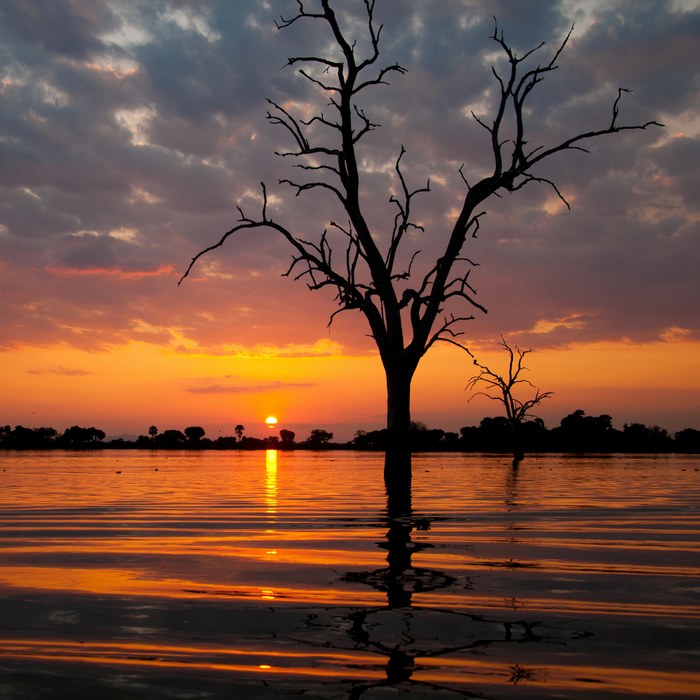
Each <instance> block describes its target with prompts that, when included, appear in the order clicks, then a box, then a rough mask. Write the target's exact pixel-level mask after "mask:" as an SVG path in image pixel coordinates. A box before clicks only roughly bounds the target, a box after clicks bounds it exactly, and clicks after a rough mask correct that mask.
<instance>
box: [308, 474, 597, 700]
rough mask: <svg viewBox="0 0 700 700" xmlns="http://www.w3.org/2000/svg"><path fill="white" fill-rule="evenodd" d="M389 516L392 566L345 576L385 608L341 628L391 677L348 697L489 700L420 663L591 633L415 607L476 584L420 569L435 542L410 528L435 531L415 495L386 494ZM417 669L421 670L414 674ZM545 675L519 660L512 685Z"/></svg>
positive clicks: (362, 612)
mask: <svg viewBox="0 0 700 700" xmlns="http://www.w3.org/2000/svg"><path fill="white" fill-rule="evenodd" d="M517 475H518V474H517V471H515V470H512V471H510V472H509V476H508V479H507V483H506V509H507V510H508V511H510V510H511V509H513V508H515V507H517V504H516V502H515V499H516V486H517ZM383 519H384V521H385V524H386V525H387V527H388V529H387V532H386V536H385V539H384V540H382V541H380V542H377V546H378V547H380V548H381V549H384V550H386V552H387V557H386V561H387V564H388V566H386V567H383V568H380V569H375V570H373V571H366V572H359V573H358V572H349V573H346V574H345V575H343V577H342V580H343V581H345V582H348V583H363V584H366V585H368V586H371V587H372V588H374V589H376V590H379V591H382V592H383V593H386V600H387V603H386V606H383V607H380V608H377V607H366V608H359V609H357V610H354V611H352V612H350V613H349V614H348V615H347V618H346V621H345V623H344V624H343V625H341V628H340V629H339V630H338V631H342V630H344V631H345V633H346V635H347V637H348V638H349V640H350V641H351V643H352V645H351V647H350V648H351V649H354V650H358V651H365V652H366V651H370V652H373V653H376V654H380V655H382V656H384V657H386V662H385V666H384V672H385V678H382V679H380V680H374V681H365V682H358V683H354V684H353V685H352V689H351V691H350V693H349V695H348V697H349V698H352V699H356V698H361V697H363V696H364V695H365V694H366V693H368V692H369V691H371V690H373V689H377V688H381V687H388V686H399V685H404V686H406V685H407V686H408V687H409V688H410V689H411V692H420V690H423V691H430V692H439V693H440V694H441V695H442V694H447V696H450V695H452V694H455V695H459V696H460V697H481V698H485V697H487V696H486V695H483V694H482V693H478V694H474V695H473V694H471V693H466V694H465V693H464V690H463V688H460V689H459V690H458V689H457V688H456V687H450V686H449V685H446V684H445V683H444V682H440V680H442V679H440V678H439V677H436V678H431V675H432V674H431V672H430V671H429V670H428V669H429V666H428V665H426V664H421V660H423V659H430V658H437V657H449V656H450V655H453V654H458V653H460V652H469V653H480V654H481V653H483V650H484V649H486V648H487V647H491V646H493V645H511V644H516V645H522V644H523V643H540V642H545V643H548V644H559V645H562V646H566V644H567V643H568V642H569V641H570V640H575V639H580V638H584V637H588V636H590V633H589V632H587V631H585V630H581V629H576V628H566V627H554V626H550V625H547V624H545V623H542V622H540V621H536V620H532V621H528V620H525V619H520V620H516V621H514V620H511V619H488V618H485V617H484V616H482V615H478V614H470V613H469V612H466V611H463V610H449V609H434V608H430V607H426V606H421V605H419V604H416V602H415V601H414V596H416V595H418V594H421V593H425V592H429V591H437V590H441V589H447V588H450V587H455V588H458V589H460V590H465V589H467V590H470V589H473V583H472V581H471V580H470V579H469V578H468V577H462V578H461V579H459V578H456V577H454V576H451V575H449V574H447V573H445V572H443V571H439V570H437V569H432V568H426V567H417V566H414V564H413V562H412V557H413V556H414V555H416V554H417V553H419V552H421V551H426V550H430V549H431V548H433V547H435V545H434V544H431V543H428V542H420V541H415V540H414V539H413V537H412V533H414V530H416V531H427V530H430V529H431V527H432V522H433V521H434V520H435V518H432V517H426V516H425V515H420V514H418V513H416V512H415V511H414V510H413V508H412V507H411V498H410V494H408V495H406V494H404V495H403V497H402V498H401V499H398V500H397V499H396V498H395V497H394V496H393V494H390V493H389V494H387V507H386V511H385V513H384V514H383ZM508 607H511V608H512V609H513V610H515V609H517V607H519V606H518V605H517V604H516V602H515V599H513V605H512V606H508ZM317 622H319V620H318V619H314V620H313V621H311V623H310V625H309V627H313V626H314V625H315V624H317ZM326 629H327V628H326ZM325 644H326V645H328V644H331V646H334V647H336V646H338V645H340V644H341V643H339V642H336V643H332V642H330V641H329V640H326V642H325ZM346 648H347V647H346ZM445 661H446V660H445ZM446 662H447V663H448V664H449V661H446ZM417 670H418V671H420V673H419V674H418V675H419V677H418V678H415V677H414V675H415V674H416V672H417ZM543 678H544V675H543V673H541V672H539V671H536V670H534V669H531V668H529V667H527V666H525V665H521V664H518V663H516V664H514V665H512V666H510V678H509V679H508V682H509V683H511V684H513V685H517V684H519V683H521V682H523V681H525V680H527V681H535V680H543Z"/></svg>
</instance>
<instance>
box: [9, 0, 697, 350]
mask: <svg viewBox="0 0 700 700" xmlns="http://www.w3.org/2000/svg"><path fill="white" fill-rule="evenodd" d="M278 5H279V7H278ZM296 7H297V6H296V3H294V2H292V1H291V0H290V2H288V3H286V2H281V3H278V4H277V5H275V8H274V10H273V9H270V8H269V7H268V4H267V3H258V2H253V1H252V0H243V1H241V2H236V3H232V2H228V1H226V0H212V2H208V3H204V4H202V3H177V4H176V5H173V4H171V3H160V2H154V3H131V2H126V1H124V0H115V1H111V2H106V1H105V0H100V1H94V2H87V0H76V1H71V2H68V1H67V0H51V1H49V0H41V1H40V2H34V3H26V2H20V1H19V0H10V1H9V2H5V3H3V7H2V9H1V10H0V13H1V17H0V47H1V48H0V55H1V56H2V65H3V66H4V67H3V72H2V73H0V92H1V93H2V101H3V114H2V117H1V119H0V163H2V166H1V167H0V202H1V204H0V236H1V237H2V242H3V245H2V249H1V250H0V264H2V265H3V268H2V269H3V272H4V274H3V276H2V278H0V314H2V318H3V341H2V342H3V345H4V346H5V347H14V346H19V345H31V344H38V345H50V344H52V343H68V344H71V345H74V346H77V347H83V348H95V347H109V346H110V345H113V344H119V343H122V344H124V343H128V342H129V341H130V340H133V339H136V338H138V339H144V330H143V329H144V328H150V329H157V331H153V332H151V333H150V334H149V335H148V338H149V339H150V340H151V341H152V342H154V343H163V344H166V345H169V346H170V347H178V346H181V347H183V348H187V349H188V350H187V351H188V352H189V351H193V350H191V349H192V348H196V349H198V350H199V351H202V350H204V351H207V352H216V353H226V352H233V353H243V354H245V353H251V354H253V355H258V354H266V353H271V354H275V353H277V354H278V355H279V353H282V355H279V356H290V357H293V356H313V355H314V353H316V354H319V353H320V354H333V353H335V352H347V353H358V354H360V353H366V352H368V351H369V350H370V349H371V348H372V347H373V346H372V341H371V339H368V338H367V334H368V328H367V327H366V324H365V322H364V321H363V320H362V319H361V318H359V317H358V316H357V315H356V314H344V315H342V316H340V317H338V318H337V319H336V321H335V322H334V324H333V326H332V327H331V329H330V330H329V331H328V338H327V339H328V342H330V343H335V344H336V346H334V347H332V348H325V349H320V350H319V349H318V348H317V349H315V350H314V349H313V347H311V348H310V347H309V346H313V342H311V341H310V340H309V339H310V338H317V337H319V335H320V333H322V332H323V329H324V328H325V326H326V323H327V322H328V318H329V316H330V314H331V313H332V312H333V311H334V310H335V308H337V307H336V306H335V305H334V301H333V295H332V294H331V293H329V292H328V290H324V291H322V292H319V293H315V294H309V293H308V290H307V289H306V287H305V285H304V281H305V280H303V279H302V280H300V281H299V282H296V283H295V282H293V281H292V280H291V279H289V278H285V277H282V275H283V274H284V273H285V272H286V271H287V269H288V267H289V263H290V258H291V253H292V251H291V250H290V249H289V247H288V246H287V245H285V243H284V241H283V240H281V239H280V238H279V237H277V236H276V235H275V234H274V232H270V231H259V232H256V233H255V235H241V236H239V237H238V238H237V239H236V240H230V241H228V242H227V244H226V245H225V246H223V247H222V248H221V249H219V250H217V251H215V252H214V253H211V254H210V255H208V256H207V257H206V258H205V259H204V260H203V261H202V264H201V265H198V266H197V267H195V269H194V271H193V273H192V277H191V278H189V279H188V280H187V282H186V283H185V284H183V285H182V286H181V287H179V288H178V287H176V284H175V283H176V281H177V279H176V278H177V277H178V273H180V272H182V271H184V269H185V268H186V265H187V263H188V262H189V260H190V259H191V258H192V256H193V255H194V254H195V253H196V252H198V251H199V250H201V249H202V248H204V247H206V246H208V245H211V244H212V243H214V242H216V241H217V240H218V239H219V237H220V236H221V234H222V233H223V232H224V231H226V230H228V229H230V228H231V226H232V225H233V224H234V223H235V222H236V221H237V219H238V216H239V213H238V211H237V210H236V206H235V205H236V203H240V204H241V206H242V207H243V208H244V211H245V212H246V213H250V215H256V214H257V213H258V212H259V211H260V207H261V202H260V198H259V193H260V186H259V183H260V182H261V181H265V182H266V183H267V184H268V192H269V195H270V200H269V203H268V204H269V212H270V215H271V216H273V217H274V218H275V220H279V221H284V222H285V223H288V224H289V225H290V227H291V228H292V229H293V230H294V231H296V232H299V234H300V235H302V237H304V238H306V239H309V240H317V238H318V236H319V235H320V234H321V233H322V232H323V230H324V228H325V227H327V226H328V222H329V221H331V220H336V221H338V222H340V223H342V222H343V221H344V219H345V218H347V217H344V215H343V213H342V212H341V211H339V208H338V206H337V204H336V203H335V202H334V200H333V198H332V196H330V195H328V193H327V192H316V194H315V195H314V194H311V195H309V194H305V195H302V196H300V197H296V196H295V192H294V190H291V189H290V188H288V187H284V186H282V185H279V184H278V181H279V180H281V179H284V178H288V177H295V176H301V175H302V174H300V173H299V172H298V171H296V172H295V170H294V169H293V168H292V166H293V163H292V159H290V158H279V157H276V156H275V155H274V152H275V151H284V150H288V149H289V148H290V146H293V144H290V141H289V138H288V136H289V134H287V133H286V132H285V130H283V129H275V128H273V127H272V126H271V125H270V124H269V123H267V122H266V121H265V118H264V116H265V111H266V109H267V108H268V105H267V103H266V102H265V99H266V98H267V97H272V98H273V99H275V100H277V101H279V102H280V103H289V104H291V103H294V104H297V105H300V106H302V107H303V108H306V107H307V106H309V107H313V106H314V105H316V106H318V107H319V108H322V109H324V110H327V107H326V103H327V96H326V95H323V94H321V95H319V94H318V92H317V91H315V90H314V88H313V86H312V85H310V84H309V83H308V81H305V80H303V79H302V78H300V77H299V76H298V75H297V74H295V71H294V70H290V69H282V66H283V65H284V64H285V61H286V58H287V57H289V56H293V55H296V54H298V53H299V51H300V47H303V48H304V51H305V52H307V51H313V50H314V49H315V47H318V46H319V45H320V44H322V43H323V42H324V41H325V39H324V38H322V37H321V36H320V34H319V26H318V23H314V22H306V23H295V25H294V26H293V27H291V28H289V29H288V30H284V31H277V30H276V29H275V27H274V20H275V19H276V17H277V14H278V13H279V12H282V13H283V14H290V13H294V12H295V11H296ZM353 7H354V5H351V4H349V3H344V4H343V9H344V10H345V9H347V10H348V11H350V12H352V11H353ZM357 7H358V8H360V9H361V5H360V4H358V5H357ZM377 11H378V13H380V20H381V21H383V22H384V24H385V28H384V30H383V33H382V41H383V44H382V47H383V54H382V56H383V57H384V58H385V62H386V63H392V62H394V61H398V62H399V63H400V64H401V65H404V66H405V67H406V68H407V69H408V73H407V74H406V75H404V76H399V75H398V74H395V75H391V76H390V80H389V82H390V84H389V85H384V86H380V87H378V88H377V89H376V90H375V91H374V93H372V94H371V97H368V99H367V100H366V101H363V103H362V108H363V109H366V110H367V114H368V115H369V116H370V117H371V118H372V119H373V120H376V121H377V122H378V123H379V124H381V127H380V128H378V129H376V130H375V131H373V132H372V133H371V134H369V135H368V137H367V138H366V139H365V143H366V146H367V150H365V151H363V153H362V157H363V158H364V162H365V163H367V164H368V165H371V166H372V167H371V168H370V170H371V172H368V173H367V174H366V176H365V179H364V180H363V190H362V192H363V197H366V202H367V204H366V215H367V221H368V222H369V224H370V226H371V227H372V230H373V231H374V232H375V234H376V236H377V240H378V241H379V243H380V246H381V245H386V242H387V240H388V238H389V236H390V232H391V227H392V224H393V217H394V215H395V213H396V208H395V206H394V205H392V204H391V203H390V202H389V198H390V196H391V194H392V193H395V192H397V191H398V188H399V187H400V183H398V182H397V181H396V177H395V172H394V169H393V164H394V163H395V159H396V157H397V155H398V153H399V151H400V147H401V145H404V146H405V147H406V155H405V157H404V161H403V164H404V166H405V174H406V177H407V181H408V184H409V185H410V186H411V187H412V188H414V187H422V186H423V185H424V184H425V183H426V182H427V180H428V179H430V180H431V192H430V193H426V194H425V195H423V196H421V197H420V198H417V199H416V200H415V208H414V212H415V216H416V220H417V221H420V223H421V224H422V225H423V226H424V227H425V231H424V232H422V233H421V232H419V231H415V232H412V233H411V237H410V240H411V243H412V245H413V246H414V249H420V250H421V251H422V252H421V254H420V255H419V256H418V257H417V258H416V261H415V266H414V272H415V273H416V274H417V275H420V274H425V272H426V270H429V269H430V267H431V266H432V265H433V264H434V261H435V259H436V258H437V257H438V256H439V255H440V254H441V248H442V246H444V241H445V240H446V236H447V235H448V233H449V226H450V222H449V220H448V217H447V216H446V212H449V211H453V210H458V208H459V206H460V202H461V200H462V198H463V196H464V191H465V190H464V183H463V181H462V179H461V177H460V175H459V168H460V166H461V165H462V164H464V171H463V172H464V173H465V175H466V176H467V177H469V178H473V177H475V176H477V175H482V174H485V173H488V172H489V170H490V169H492V168H493V163H492V154H491V153H490V144H489V141H488V134H486V132H485V131H484V129H483V128H482V127H480V126H479V125H478V124H476V123H475V121H474V120H473V118H472V116H471V111H472V110H474V111H475V112H476V113H478V114H480V115H489V113H490V112H491V111H492V109H493V105H494V99H495V98H496V90H497V83H496V82H495V81H494V77H493V74H492V72H491V68H490V66H491V64H494V65H495V66H496V68H497V70H500V71H502V70H503V69H504V66H503V61H502V58H501V57H499V55H498V52H497V48H498V47H497V46H496V45H495V43H494V42H493V41H492V39H490V36H491V34H492V32H493V17H492V15H493V14H496V15H497V17H498V23H499V28H502V29H503V31H504V33H505V36H506V38H508V39H509V40H510V41H512V43H513V45H514V46H515V47H516V48H517V50H518V52H519V54H520V55H522V54H523V53H524V52H525V51H527V50H529V49H530V48H533V47H535V46H537V45H538V44H539V43H540V41H542V40H544V41H545V42H546V44H545V45H544V46H543V47H542V48H541V49H540V50H539V51H538V52H537V54H535V57H534V58H533V60H544V59H545V57H547V56H549V55H551V53H552V51H554V50H556V48H557V47H558V46H559V43H560V42H561V40H562V38H563V36H564V35H565V33H566V32H567V31H568V29H569V27H570V26H571V23H572V22H574V21H575V24H576V26H575V29H574V33H573V35H572V39H571V41H570V43H569V45H568V46H567V48H566V50H565V51H564V52H563V54H562V56H561V60H560V64H561V67H560V69H559V70H558V71H556V72H555V73H554V74H552V75H551V76H548V78H547V80H546V81H545V82H544V83H543V84H542V85H541V86H538V89H537V90H536V91H534V92H533V94H532V96H531V99H530V106H531V112H530V116H531V119H532V121H531V122H530V124H529V126H528V138H529V140H530V142H531V144H532V145H533V147H535V145H539V144H543V145H547V144H552V143H556V142H558V141H560V140H561V139H563V138H565V137H566V136H567V135H568V134H570V133H571V132H572V131H573V132H575V131H577V130H580V129H583V130H585V129H588V128H593V127H599V126H601V125H605V124H606V123H607V122H608V121H609V119H610V115H611V108H612V102H613V100H614V99H615V96H616V94H617V87H618V86H622V87H626V88H631V89H633V92H631V93H629V94H625V97H624V100H623V102H622V109H621V118H623V119H624V120H625V121H627V122H637V121H646V120H648V119H659V120H661V121H663V122H665V123H666V124H667V125H668V128H667V129H665V130H661V129H658V130H654V131H649V132H644V133H641V132H630V133H628V134H623V135H621V136H620V137H611V138H608V139H605V140H604V141H597V142H595V143H593V144H591V153H590V154H584V153H581V152H569V153H566V154H562V156H561V157H559V158H557V159H555V160H552V161H550V162H548V163H547V165H546V167H543V168H542V169H541V170H540V171H539V172H538V174H539V175H542V176H543V177H547V178H550V179H552V180H553V181H555V182H556V183H557V185H558V187H559V189H560V190H561V191H562V192H563V193H565V194H566V196H567V198H568V199H569V201H570V202H571V205H572V210H571V211H568V210H566V209H565V208H563V207H562V206H561V205H560V203H559V201H558V200H557V199H555V193H554V192H553V191H552V190H551V189H550V188H548V187H546V186H542V187H540V186H536V185H533V186H528V187H526V188H524V189H523V190H522V191H519V192H517V193H515V194H514V195H512V196H507V197H504V198H503V199H499V200H494V202H492V203H490V205H489V207H488V215H487V216H485V217H484V218H483V220H482V228H481V231H480V232H479V237H478V238H477V239H473V240H469V241H468V243H467V248H466V250H465V253H466V255H468V256H469V257H470V258H471V259H473V260H474V261H475V262H478V263H479V267H477V268H475V269H474V270H473V272H472V273H471V276H470V281H471V282H473V284H474V286H475V287H476V288H477V290H478V296H477V299H478V301H479V302H480V303H482V304H484V305H485V306H486V307H487V308H488V311H489V313H488V314H487V315H483V314H481V313H480V312H476V319H475V320H474V321H472V322H470V323H469V324H466V326H465V331H466V337H467V338H468V339H469V340H470V341H472V340H474V341H475V342H476V341H479V340H486V339H488V338H491V339H493V338H498V336H499V335H500V333H504V334H506V335H508V334H509V333H511V332H517V333H521V334H523V335H522V336H519V337H526V334H527V333H528V332H530V331H532V337H533V338H534V341H533V342H535V341H536V342H537V343H546V344H548V343H551V344H557V343H562V342H593V341H596V340H614V339H617V338H621V337H626V338H631V339H638V340H648V339H651V338H658V337H659V336H660V335H661V334H662V333H664V332H665V329H667V328H669V327H675V328H683V329H687V332H688V334H690V336H691V337H697V336H698V334H699V333H700V327H699V324H698V318H697V311H696V301H695V300H696V299H697V298H698V296H699V295H700V288H699V285H698V276H697V273H696V271H695V269H694V261H696V260H697V259H698V255H699V254H700V249H699V248H700V236H698V233H699V232H700V231H699V229H698V227H699V226H700V224H699V220H698V204H699V200H698V196H697V185H696V183H697V180H698V175H699V174H700V173H698V168H700V165H698V164H699V163H700V158H698V154H700V119H698V117H697V115H698V114H700V97H699V96H700V89H699V88H700V68H698V66H700V46H698V42H697V41H695V37H696V36H697V33H698V28H700V10H699V9H698V8H697V7H695V6H694V5H693V4H691V3H630V2H624V1H623V0H615V1H613V2H604V3H603V2H598V3H584V2H577V1H575V0H568V1H567V2H547V3H540V2H538V3H532V2H522V3H513V2H505V1H500V0H499V2H497V3H494V2H488V3H487V2H485V0H477V1H475V2H469V3H465V2H461V1H458V0H444V1H441V2H440V3H427V2H416V3H405V2H401V1H399V0H383V1H381V2H378V3H377ZM355 22H356V18H355ZM353 26H357V27H358V28H361V27H362V23H359V24H357V23H356V24H355V25H353ZM358 31H359V29H358ZM368 95H370V93H368ZM317 195H318V196H317ZM553 203H554V205H555V206H553ZM407 240H408V239H407ZM338 245H339V244H337V243H336V250H337V255H336V258H335V259H337V260H340V259H341V258H342V250H343V249H342V247H340V248H339V247H338ZM411 252H412V251H411ZM409 258H410V253H409V254H407V255H406V256H405V259H404V260H402V264H404V265H406V264H407V262H408V259H409ZM398 286H399V288H400V289H399V292H401V284H399V285H398ZM446 311H448V312H450V311H456V312H457V313H459V315H464V314H465V313H469V312H471V311H472V309H465V308H464V307H461V308H454V309H453V308H452V307H450V308H449V309H446ZM577 318H579V319H583V320H585V323H571V322H569V321H566V320H567V319H569V320H571V319H577ZM562 319H563V320H564V322H558V321H557V320H562ZM538 324H540V325H539V326H538ZM542 324H545V325H542ZM547 324H554V325H553V326H551V325H547ZM545 327H546V328H547V330H548V332H546V333H543V332H535V331H536V330H538V329H539V331H541V330H542V329H543V328H545ZM528 329H529V331H528ZM285 348H286V349H285ZM183 351H184V350H183Z"/></svg>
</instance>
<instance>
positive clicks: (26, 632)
mask: <svg viewBox="0 0 700 700" xmlns="http://www.w3.org/2000/svg"><path fill="white" fill-rule="evenodd" d="M382 469H383V456H382V455H379V454H375V453H367V454H365V453H353V452H328V453H311V452H303V451H298V452H276V451H268V452H241V453H239V452H190V453H182V452H171V453H167V452H148V451H143V452H142V451H102V452H82V453H67V452H44V453H38V452H25V453H8V452H6V453H0V485H1V487H2V490H1V491H0V697H2V698H3V699H4V700H17V699H21V700H25V699H28V698H41V699H42V700H43V699H45V698H48V699H51V700H53V699H55V698H81V699H82V698H97V699H98V700H109V699H112V698H114V699H119V700H121V699H123V698H124V699H131V698H134V699H135V698H142V699H143V698H147V699H148V700H152V699H155V700H160V699H162V698H182V699H183V700H184V699H193V698H197V699H199V698H201V699H204V698H206V699H218V698H227V699H231V700H232V699H239V698H240V699H241V700H247V699H248V698H297V697H301V698H328V699H335V698H348V699H351V698H352V699H354V698H366V699H370V698H395V697H408V698H453V697H454V698H459V697H462V698H465V697H466V698H492V699H494V700H496V699H501V698H503V699H506V698H527V699H533V700H534V699H536V698H537V699H540V698H567V699H571V698H573V699H584V698H596V699H598V700H599V699H601V698H604V699H607V698H613V699H615V698H631V697H634V698H652V697H656V698H664V699H665V698H695V699H697V698H698V697H699V696H700V457H698V456H696V455H695V456H680V455H661V456H648V455H640V456H630V455H612V456H603V457H601V456H588V457H587V456H580V457H579V456H577V457H573V456H563V455H544V456H529V457H528V458H527V459H526V460H525V461H524V462H523V463H522V464H521V466H520V467H519V469H518V470H517V471H516V472H514V471H513V470H512V469H511V467H510V459H509V458H508V457H505V456H492V455H462V454H427V455H419V456H416V457H415V458H414V486H413V500H412V510H411V511H410V512H407V513H403V514H393V513H392V517H390V516H389V514H388V513H387V504H386V497H385V494H384V489H383V481H382Z"/></svg>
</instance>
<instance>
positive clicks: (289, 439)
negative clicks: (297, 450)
mask: <svg viewBox="0 0 700 700" xmlns="http://www.w3.org/2000/svg"><path fill="white" fill-rule="evenodd" d="M295 437H296V433H295V432H294V431H293V430H286V429H285V428H282V430H280V440H281V442H282V447H293V446H294V438H295Z"/></svg>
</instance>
